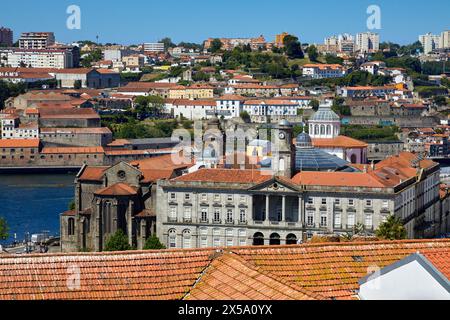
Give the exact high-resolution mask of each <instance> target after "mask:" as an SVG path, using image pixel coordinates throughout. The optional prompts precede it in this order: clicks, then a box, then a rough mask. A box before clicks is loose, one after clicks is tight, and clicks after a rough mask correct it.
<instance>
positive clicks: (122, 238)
mask: <svg viewBox="0 0 450 320" xmlns="http://www.w3.org/2000/svg"><path fill="white" fill-rule="evenodd" d="M131 249H132V248H131V246H130V245H129V243H128V237H127V236H126V235H125V233H123V231H122V230H119V231H117V232H116V233H115V234H113V235H112V236H111V237H109V239H108V240H107V241H106V243H105V250H104V251H128V250H131Z"/></svg>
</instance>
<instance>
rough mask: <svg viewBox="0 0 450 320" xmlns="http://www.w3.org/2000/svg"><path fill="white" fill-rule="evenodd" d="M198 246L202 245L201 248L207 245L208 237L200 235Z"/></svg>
mask: <svg viewBox="0 0 450 320" xmlns="http://www.w3.org/2000/svg"><path fill="white" fill-rule="evenodd" d="M200 247H202V248H207V247H208V238H207V237H202V238H201V239H200Z"/></svg>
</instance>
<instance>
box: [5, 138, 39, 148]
mask: <svg viewBox="0 0 450 320" xmlns="http://www.w3.org/2000/svg"><path fill="white" fill-rule="evenodd" d="M39 144H40V140H39V139H0V148H39Z"/></svg>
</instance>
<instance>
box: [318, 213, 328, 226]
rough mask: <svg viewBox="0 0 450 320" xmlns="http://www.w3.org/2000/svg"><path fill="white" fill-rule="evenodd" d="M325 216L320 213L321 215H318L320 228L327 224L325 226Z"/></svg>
mask: <svg viewBox="0 0 450 320" xmlns="http://www.w3.org/2000/svg"><path fill="white" fill-rule="evenodd" d="M327 222H328V221H327V214H326V213H322V214H321V215H320V226H321V227H326V226H327V225H328V224H327Z"/></svg>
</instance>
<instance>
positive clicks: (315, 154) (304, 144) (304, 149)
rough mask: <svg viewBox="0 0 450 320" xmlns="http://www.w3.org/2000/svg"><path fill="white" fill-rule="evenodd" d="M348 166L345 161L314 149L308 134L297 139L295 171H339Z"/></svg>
mask: <svg viewBox="0 0 450 320" xmlns="http://www.w3.org/2000/svg"><path fill="white" fill-rule="evenodd" d="M348 165H349V163H348V162H347V161H345V160H342V159H341V158H338V157H337V156H334V155H332V154H329V153H327V152H325V151H323V150H321V149H316V148H314V147H313V146H312V142H311V137H310V136H309V135H308V134H306V133H302V134H300V135H299V136H298V137H297V147H296V152H295V169H296V171H341V170H343V169H345V168H348Z"/></svg>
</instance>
